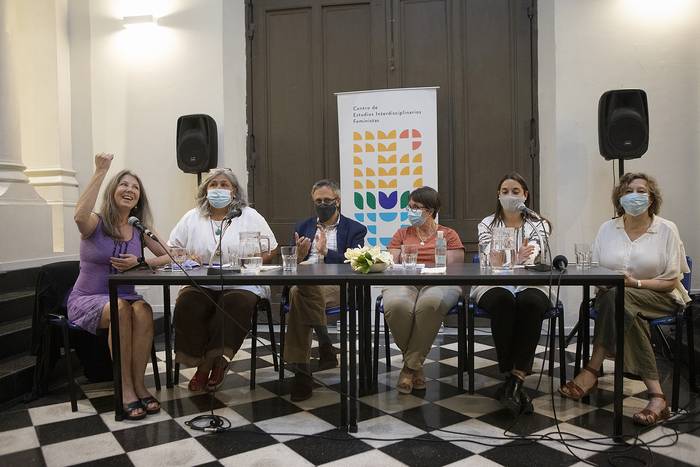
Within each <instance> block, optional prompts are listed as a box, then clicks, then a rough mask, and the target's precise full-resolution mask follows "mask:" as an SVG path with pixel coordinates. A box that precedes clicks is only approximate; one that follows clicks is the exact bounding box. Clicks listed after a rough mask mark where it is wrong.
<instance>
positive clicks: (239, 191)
mask: <svg viewBox="0 0 700 467" xmlns="http://www.w3.org/2000/svg"><path fill="white" fill-rule="evenodd" d="M219 175H223V176H224V177H226V178H227V179H228V181H229V182H231V185H232V186H233V187H234V188H235V191H236V194H235V195H234V197H233V199H232V200H231V202H232V203H234V202H237V203H238V205H239V206H240V207H241V209H242V208H244V207H245V206H248V197H247V196H246V194H245V190H244V189H243V187H242V186H241V184H240V183H238V179H237V178H236V176H235V175H234V173H233V171H232V170H231V169H212V170H210V171H209V175H207V178H205V179H204V180H203V181H202V183H200V185H199V187H198V188H197V196H196V198H195V201H196V203H197V209H198V210H199V213H200V214H201V215H203V216H211V205H210V204H209V200H208V199H207V187H208V186H209V182H211V181H212V180H213V179H214V178H215V177H218V176H219Z"/></svg>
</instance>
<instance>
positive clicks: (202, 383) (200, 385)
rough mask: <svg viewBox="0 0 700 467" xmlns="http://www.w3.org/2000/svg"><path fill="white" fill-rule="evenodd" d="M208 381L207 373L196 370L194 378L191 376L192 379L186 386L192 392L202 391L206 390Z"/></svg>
mask: <svg viewBox="0 0 700 467" xmlns="http://www.w3.org/2000/svg"><path fill="white" fill-rule="evenodd" d="M208 379H209V372H206V373H205V372H203V371H200V370H199V369H197V371H196V372H195V373H194V376H192V379H191V380H190V382H189V383H188V384H187V389H189V390H190V391H192V392H200V391H204V388H206V386H207V380H208Z"/></svg>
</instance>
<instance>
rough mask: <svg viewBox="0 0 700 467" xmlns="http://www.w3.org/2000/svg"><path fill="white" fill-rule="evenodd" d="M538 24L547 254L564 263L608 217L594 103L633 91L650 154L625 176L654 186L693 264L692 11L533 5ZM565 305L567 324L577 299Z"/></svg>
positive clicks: (696, 141) (697, 20)
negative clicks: (641, 176)
mask: <svg viewBox="0 0 700 467" xmlns="http://www.w3.org/2000/svg"><path fill="white" fill-rule="evenodd" d="M538 23H539V37H538V42H539V49H538V53H539V105H540V134H541V151H540V169H541V174H542V176H541V180H542V182H541V194H542V212H544V213H545V214H546V215H547V216H548V217H550V218H551V219H552V220H553V222H554V229H555V230H554V232H555V235H554V238H553V246H554V249H555V250H556V251H557V252H563V253H565V254H566V255H567V256H568V257H569V258H572V257H573V245H574V243H577V242H590V241H592V240H593V238H594V237H595V234H596V232H597V229H598V227H599V226H600V224H601V223H602V222H604V221H605V220H607V219H609V218H610V217H611V216H612V206H611V202H610V192H611V189H612V187H613V172H612V170H613V169H612V165H613V163H612V162H607V161H605V160H604V159H603V158H602V157H601V156H600V155H599V152H598V137H597V105H598V99H599V97H600V95H601V94H602V93H603V92H605V91H606V90H609V89H620V88H641V89H644V90H646V92H647V96H648V99H649V113H650V142H649V151H648V152H647V153H646V154H645V155H644V156H643V157H642V158H641V159H636V160H632V161H627V162H626V163H625V170H626V171H642V172H646V173H649V174H651V175H653V176H654V177H656V178H657V180H658V181H659V184H660V188H661V190H662V194H663V197H664V203H663V206H662V208H661V215H662V216H663V217H666V218H668V219H671V220H673V221H674V222H675V223H676V224H677V225H678V227H679V229H680V233H681V237H682V239H683V240H684V242H685V244H686V249H687V253H688V254H689V255H691V256H693V257H695V258H698V259H700V207H699V202H698V201H700V185H698V183H697V180H698V179H700V126H699V123H700V118H699V117H700V79H699V78H700V45H699V44H700V2H696V1H694V0H667V1H653V0H587V1H578V0H540V2H539V16H538ZM615 170H617V167H616V166H615ZM555 254H556V253H555ZM568 296H569V300H567V302H568V303H567V305H568V306H567V309H568V313H567V314H568V315H570V316H571V318H569V319H568V320H567V322H568V323H572V322H574V320H573V316H574V315H575V313H576V312H577V307H576V299H577V298H578V297H580V294H577V293H569V294H568Z"/></svg>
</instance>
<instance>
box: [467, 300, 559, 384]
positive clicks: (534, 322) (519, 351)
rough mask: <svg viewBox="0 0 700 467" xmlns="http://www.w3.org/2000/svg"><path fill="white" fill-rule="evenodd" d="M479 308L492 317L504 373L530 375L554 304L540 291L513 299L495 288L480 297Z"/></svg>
mask: <svg viewBox="0 0 700 467" xmlns="http://www.w3.org/2000/svg"><path fill="white" fill-rule="evenodd" d="M478 305H479V308H482V309H484V310H486V311H488V313H489V315H491V332H492V333H493V340H494V343H495V345H496V355H497V356H498V368H499V369H500V370H501V372H502V373H510V372H511V371H512V370H514V369H515V370H520V371H523V372H525V373H530V371H531V370H532V361H533V360H534V357H535V349H536V348H537V343H538V342H539V339H540V332H541V330H542V317H543V316H544V313H545V312H546V311H547V310H548V309H549V308H550V307H551V306H552V303H551V302H550V301H549V298H547V295H545V294H544V292H542V291H541V290H538V289H525V290H523V291H522V292H518V293H517V294H515V295H513V294H512V293H511V292H510V291H509V290H507V289H504V288H501V287H495V288H493V289H491V290H489V291H487V292H486V293H484V295H482V296H481V299H480V300H479V303H478Z"/></svg>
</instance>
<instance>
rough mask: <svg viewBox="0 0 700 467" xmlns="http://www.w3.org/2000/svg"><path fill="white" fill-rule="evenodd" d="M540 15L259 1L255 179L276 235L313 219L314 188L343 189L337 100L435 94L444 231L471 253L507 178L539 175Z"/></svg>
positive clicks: (487, 8) (414, 1)
mask: <svg viewBox="0 0 700 467" xmlns="http://www.w3.org/2000/svg"><path fill="white" fill-rule="evenodd" d="M532 3H533V4H531V2H530V1H522V0H254V1H253V22H254V24H255V33H254V36H253V40H252V45H251V47H250V50H251V51H252V52H251V57H250V58H249V59H250V60H251V61H252V72H251V75H252V76H249V77H248V79H249V80H252V99H251V100H252V103H251V108H252V115H253V116H252V118H251V119H250V121H251V122H252V125H250V126H249V130H250V131H251V132H253V133H254V135H255V141H256V148H255V156H256V157H255V160H254V161H252V162H253V164H250V165H252V166H254V168H255V170H254V173H252V174H249V175H251V176H252V177H253V184H254V189H253V193H252V195H253V197H254V200H255V203H256V207H257V208H258V210H260V212H261V213H262V214H263V215H264V216H265V217H266V219H267V220H268V222H269V223H270V225H271V226H272V228H273V231H274V232H275V234H276V235H277V236H278V237H279V238H281V239H286V238H289V235H290V234H291V229H292V226H293V224H294V223H295V222H296V221H297V220H299V219H301V218H304V217H306V216H309V215H311V213H312V209H311V205H310V201H309V188H310V187H311V184H312V183H313V182H314V181H315V180H317V179H320V178H323V177H331V178H334V179H336V180H337V179H339V176H340V174H339V162H338V124H337V108H336V98H335V95H334V93H335V92H340V91H353V90H363V89H383V88H390V87H413V86H439V90H438V93H437V99H438V102H437V107H438V190H439V191H440V193H441V198H442V203H443V209H442V211H441V214H440V222H441V223H442V224H445V225H448V226H450V227H452V228H454V229H455V230H457V232H458V233H459V234H460V236H461V237H462V240H463V241H464V242H467V243H474V242H475V241H476V225H477V224H478V222H479V221H480V220H481V219H482V218H483V217H484V216H486V215H487V214H489V213H491V212H493V210H494V207H495V203H496V186H495V184H496V183H497V181H498V179H499V178H500V177H501V176H502V174H504V173H505V172H508V171H511V170H518V171H519V172H520V173H521V174H523V175H524V176H525V177H526V178H527V179H528V181H530V182H531V185H532V182H533V180H534V177H535V176H536V175H537V170H538V167H537V163H536V162H537V160H536V159H533V158H531V157H530V153H531V147H532V148H536V146H535V145H533V144H532V143H534V142H535V141H532V142H531V139H532V138H536V121H535V126H534V127H532V126H531V119H532V118H534V117H536V108H535V106H534V105H533V100H532V98H533V92H534V89H535V87H534V86H533V80H534V70H533V69H532V63H533V62H534V57H533V56H532V54H533V53H535V51H534V50H533V49H532V43H531V34H532V30H531V29H532V24H531V21H530V16H529V15H531V14H534V8H533V7H534V0H533V2H532ZM535 43H536V42H535ZM251 155H252V154H251ZM534 156H536V154H533V157H534ZM533 161H534V162H535V164H534V171H535V172H534V173H533V168H532V167H533V164H532V162H533ZM530 188H531V194H533V196H534V198H535V201H536V192H537V190H536V187H534V186H531V187H530ZM471 247H472V249H473V247H474V245H471Z"/></svg>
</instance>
